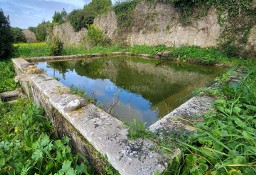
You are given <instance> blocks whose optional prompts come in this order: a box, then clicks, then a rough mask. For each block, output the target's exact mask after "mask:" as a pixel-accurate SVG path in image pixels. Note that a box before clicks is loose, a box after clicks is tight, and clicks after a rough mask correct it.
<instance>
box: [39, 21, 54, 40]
mask: <svg viewBox="0 0 256 175" xmlns="http://www.w3.org/2000/svg"><path fill="white" fill-rule="evenodd" d="M50 25H51V23H50V22H45V21H43V22H42V23H41V24H39V25H38V26H37V27H36V39H37V41H45V40H46V36H47V31H48V30H49V29H50Z"/></svg>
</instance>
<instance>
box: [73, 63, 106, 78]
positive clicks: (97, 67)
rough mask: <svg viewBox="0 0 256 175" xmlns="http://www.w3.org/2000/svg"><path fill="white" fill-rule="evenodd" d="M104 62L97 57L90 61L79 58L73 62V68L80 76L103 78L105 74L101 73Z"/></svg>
mask: <svg viewBox="0 0 256 175" xmlns="http://www.w3.org/2000/svg"><path fill="white" fill-rule="evenodd" d="M104 62H105V60H103V59H97V60H94V61H91V62H87V61H84V60H80V61H77V62H76V63H75V66H74V69H75V70H76V73H77V74H78V75H81V76H87V77H90V78H105V76H103V75H102V70H103V67H104V66H103V65H104Z"/></svg>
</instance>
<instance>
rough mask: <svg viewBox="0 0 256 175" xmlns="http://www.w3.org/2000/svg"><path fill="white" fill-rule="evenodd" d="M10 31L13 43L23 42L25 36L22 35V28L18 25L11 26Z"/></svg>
mask: <svg viewBox="0 0 256 175" xmlns="http://www.w3.org/2000/svg"><path fill="white" fill-rule="evenodd" d="M11 31H12V36H13V41H14V43H23V42H24V43H25V42H27V41H26V37H25V35H24V33H22V30H21V29H20V28H18V27H12V28H11Z"/></svg>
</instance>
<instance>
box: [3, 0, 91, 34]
mask: <svg viewBox="0 0 256 175" xmlns="http://www.w3.org/2000/svg"><path fill="white" fill-rule="evenodd" d="M90 1H91V0H0V9H2V10H3V11H4V14H5V16H7V15H9V19H10V22H11V26H12V27H20V28H22V29H26V28H28V27H30V26H33V27H35V26H37V25H38V24H39V23H41V22H42V21H43V20H46V21H48V20H49V21H52V16H53V14H54V12H55V11H61V10H62V9H63V8H64V9H65V10H66V11H67V12H71V11H72V10H73V9H78V8H83V6H84V5H85V4H88V3H89V2H90Z"/></svg>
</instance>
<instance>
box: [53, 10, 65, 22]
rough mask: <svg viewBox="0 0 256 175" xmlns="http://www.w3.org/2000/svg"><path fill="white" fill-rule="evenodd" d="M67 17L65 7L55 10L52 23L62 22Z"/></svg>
mask: <svg viewBox="0 0 256 175" xmlns="http://www.w3.org/2000/svg"><path fill="white" fill-rule="evenodd" d="M66 17H67V12H66V10H65V9H62V11H61V12H56V11H55V13H54V15H53V17H52V22H53V23H57V24H62V23H64V22H65V20H66Z"/></svg>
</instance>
